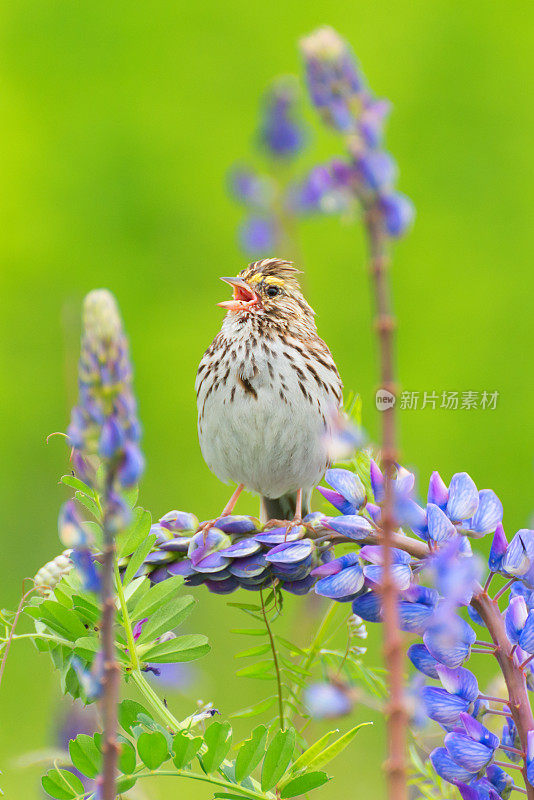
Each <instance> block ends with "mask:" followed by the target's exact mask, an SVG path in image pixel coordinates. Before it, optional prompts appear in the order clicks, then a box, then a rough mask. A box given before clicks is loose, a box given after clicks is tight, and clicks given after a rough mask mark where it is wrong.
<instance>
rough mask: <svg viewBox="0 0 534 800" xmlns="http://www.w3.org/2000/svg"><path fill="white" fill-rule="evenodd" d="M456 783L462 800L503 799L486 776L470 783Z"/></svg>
mask: <svg viewBox="0 0 534 800" xmlns="http://www.w3.org/2000/svg"><path fill="white" fill-rule="evenodd" d="M456 785H457V787H458V791H459V792H460V794H461V796H462V800H501V798H500V795H499V794H498V793H497V791H496V790H495V788H494V787H493V786H491V784H490V783H489V781H487V780H485V779H484V778H482V779H481V780H478V781H473V782H472V783H470V784H469V785H467V784H466V783H457V784H456Z"/></svg>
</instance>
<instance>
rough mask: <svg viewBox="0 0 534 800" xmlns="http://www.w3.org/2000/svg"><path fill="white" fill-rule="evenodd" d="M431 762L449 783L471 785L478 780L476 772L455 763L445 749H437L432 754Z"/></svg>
mask: <svg viewBox="0 0 534 800" xmlns="http://www.w3.org/2000/svg"><path fill="white" fill-rule="evenodd" d="M430 761H431V762H432V766H433V767H434V769H435V770H436V772H437V773H438V775H439V776H440V777H442V778H444V779H445V780H446V781H449V783H469V781H472V780H473V778H476V772H470V771H469V770H468V769H465V767H462V766H460V765H459V764H457V763H456V761H453V759H452V758H451V757H450V755H449V752H448V751H447V750H446V749H445V747H436V749H435V750H433V751H432V752H431V753H430Z"/></svg>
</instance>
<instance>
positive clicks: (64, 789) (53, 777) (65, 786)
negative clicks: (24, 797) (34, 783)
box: [41, 767, 85, 800]
mask: <svg viewBox="0 0 534 800" xmlns="http://www.w3.org/2000/svg"><path fill="white" fill-rule="evenodd" d="M41 784H42V786H43V789H44V790H45V792H46V793H47V794H49V795H50V797H54V798H55V800H71V798H73V797H78V795H80V796H81V797H83V794H84V792H85V789H84V788H83V783H82V782H81V780H80V779H79V778H78V776H77V775H74V774H73V773H72V772H68V771H67V770H65V769H57V768H56V767H54V769H51V770H49V771H48V772H47V773H46V775H43V777H42V778H41Z"/></svg>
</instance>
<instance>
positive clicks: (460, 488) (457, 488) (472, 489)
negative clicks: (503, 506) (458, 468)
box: [447, 472, 478, 522]
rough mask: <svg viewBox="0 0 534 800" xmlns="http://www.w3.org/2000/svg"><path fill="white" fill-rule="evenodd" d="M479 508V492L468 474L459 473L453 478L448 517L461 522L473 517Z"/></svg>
mask: <svg viewBox="0 0 534 800" xmlns="http://www.w3.org/2000/svg"><path fill="white" fill-rule="evenodd" d="M477 508H478V491H477V487H476V486H475V482H474V481H473V479H472V478H471V477H470V476H469V475H468V474H467V472H457V473H456V474H455V475H453V476H452V478H451V482H450V485H449V499H448V501H447V516H448V517H449V519H451V520H453V521H454V522H461V521H462V520H464V519H469V518H470V517H472V516H473V514H474V513H475V511H476V510H477Z"/></svg>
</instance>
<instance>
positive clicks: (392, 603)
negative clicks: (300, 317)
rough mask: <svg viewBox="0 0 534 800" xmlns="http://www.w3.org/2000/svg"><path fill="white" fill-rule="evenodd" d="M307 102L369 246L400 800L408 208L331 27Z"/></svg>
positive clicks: (314, 40)
mask: <svg viewBox="0 0 534 800" xmlns="http://www.w3.org/2000/svg"><path fill="white" fill-rule="evenodd" d="M301 50H302V54H303V57H304V62H305V68H306V75H307V81H308V88H309V92H310V96H311V100H312V102H313V104H314V105H315V107H316V108H317V110H318V111H319V113H320V114H321V116H322V118H323V120H324V121H325V122H326V124H327V125H329V126H330V127H332V128H334V130H336V131H338V132H339V133H340V134H341V135H342V136H343V137H344V139H345V144H346V148H347V151H348V154H349V161H348V163H344V162H339V161H336V162H334V163H333V164H332V165H331V169H330V174H331V176H332V180H336V181H338V182H342V183H343V184H344V185H345V186H348V187H349V188H350V189H351V190H352V191H353V192H354V195H355V196H356V197H357V198H358V199H359V201H360V203H361V207H362V211H363V214H364V222H365V227H366V230H367V239H368V246H369V256H370V263H369V270H370V274H371V279H372V285H373V287H374V299H375V308H376V318H375V326H376V330H377V332H378V336H379V346H380V388H381V390H382V391H383V392H384V393H385V396H386V397H389V398H391V402H390V403H389V405H387V407H386V408H385V410H384V411H383V412H382V420H381V421H382V442H381V456H382V467H383V473H384V482H383V499H382V502H381V525H382V537H383V555H382V572H381V581H380V591H381V595H382V601H383V618H384V658H385V662H386V667H387V670H388V676H389V692H390V702H389V708H388V759H387V762H386V770H387V774H388V781H389V796H390V797H391V798H392V799H393V798H395V800H405V799H406V797H407V787H406V733H407V731H406V728H407V714H406V709H405V704H404V698H403V693H404V687H403V661H404V658H403V649H402V639H401V635H400V633H399V612H398V592H399V590H398V587H397V584H396V582H395V579H394V576H393V566H394V558H393V553H392V550H393V544H392V538H393V534H394V532H395V528H396V518H395V492H394V475H395V465H396V462H397V461H398V454H397V442H396V426H395V394H396V385H395V380H394V363H393V358H394V357H393V331H394V328H395V320H394V317H393V316H392V313H391V304H390V291H389V285H388V278H387V271H388V266H389V253H388V238H389V237H390V236H392V235H399V234H400V233H402V232H403V231H404V230H405V229H406V227H407V223H408V219H406V220H403V219H401V217H402V216H403V212H402V210H401V208H404V207H405V206H406V202H407V201H406V202H404V200H403V201H401V200H400V196H399V195H397V194H396V193H395V192H394V191H393V188H392V187H393V183H394V180H395V176H396V165H395V163H394V161H393V159H392V158H391V156H390V155H389V154H388V153H386V152H385V151H384V150H382V149H381V147H380V144H381V139H382V124H383V120H384V117H385V114H386V113H387V110H388V107H387V104H385V103H384V101H380V100H377V99H376V98H374V96H373V95H372V94H371V92H370V91H369V89H368V88H367V84H366V80H365V78H364V76H363V74H362V72H361V70H360V68H359V65H358V63H357V62H356V59H355V58H354V55H353V53H352V51H351V49H350V47H349V46H348V45H347V43H346V42H345V41H344V40H343V39H342V38H341V36H339V35H338V34H337V33H336V31H334V30H333V29H332V28H320V29H319V30H317V31H315V32H314V33H312V34H310V35H309V36H307V37H306V38H305V39H303V40H302V42H301Z"/></svg>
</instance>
